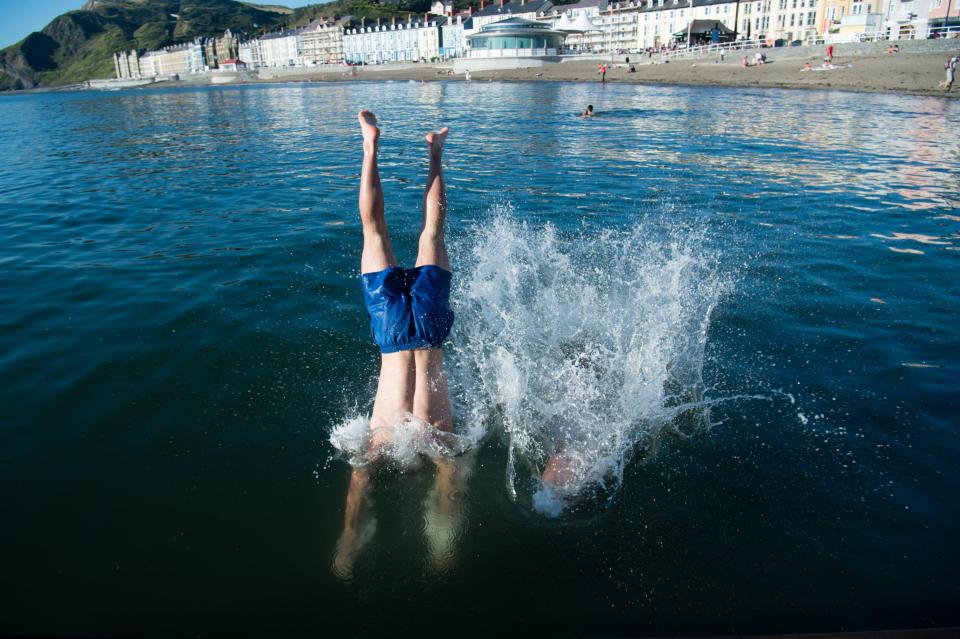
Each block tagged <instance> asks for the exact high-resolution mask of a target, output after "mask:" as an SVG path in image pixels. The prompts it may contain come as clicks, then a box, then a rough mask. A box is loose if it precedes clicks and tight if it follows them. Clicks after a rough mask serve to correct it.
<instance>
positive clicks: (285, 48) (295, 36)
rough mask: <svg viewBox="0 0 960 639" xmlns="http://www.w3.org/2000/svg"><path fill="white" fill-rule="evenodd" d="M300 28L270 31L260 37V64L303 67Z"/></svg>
mask: <svg viewBox="0 0 960 639" xmlns="http://www.w3.org/2000/svg"><path fill="white" fill-rule="evenodd" d="M300 32H301V30H300V29H295V30H292V31H278V32H276V33H268V34H267V35H265V36H262V37H261V38H260V66H262V67H302V66H304V58H303V39H302V38H301V36H300Z"/></svg>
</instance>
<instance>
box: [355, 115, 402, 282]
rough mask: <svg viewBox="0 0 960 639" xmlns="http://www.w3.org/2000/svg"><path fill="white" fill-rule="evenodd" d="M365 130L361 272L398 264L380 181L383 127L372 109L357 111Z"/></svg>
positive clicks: (362, 127) (361, 208)
mask: <svg viewBox="0 0 960 639" xmlns="http://www.w3.org/2000/svg"><path fill="white" fill-rule="evenodd" d="M357 119H358V120H359V121H360V131H361V132H362V133H363V168H362V169H361V172H360V221H361V222H362V223H363V253H362V254H361V255H360V272H361V273H376V272H377V271H382V270H383V269H385V268H387V267H390V266H396V264H397V258H396V257H394V255H393V246H392V245H391V244H390V234H389V233H388V232H387V222H386V220H385V219H384V216H383V188H382V187H381V185H380V170H379V169H378V167H377V149H378V145H379V141H380V129H378V128H377V116H375V115H374V114H373V113H372V112H370V111H366V110H364V111H361V112H360V113H359V114H358V115H357Z"/></svg>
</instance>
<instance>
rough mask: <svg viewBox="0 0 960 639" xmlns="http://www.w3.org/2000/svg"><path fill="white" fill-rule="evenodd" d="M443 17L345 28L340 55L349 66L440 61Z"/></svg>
mask: <svg viewBox="0 0 960 639" xmlns="http://www.w3.org/2000/svg"><path fill="white" fill-rule="evenodd" d="M445 21H446V19H445V18H443V17H439V18H434V19H432V20H429V21H426V22H424V21H411V22H405V23H391V24H389V25H386V24H383V25H376V26H371V27H361V28H359V29H348V30H347V31H346V32H345V33H344V35H343V54H344V58H346V60H347V62H350V63H352V64H383V63H385V62H419V61H421V60H423V61H429V60H436V59H439V58H440V47H441V44H442V43H441V35H442V27H443V23H444V22H445Z"/></svg>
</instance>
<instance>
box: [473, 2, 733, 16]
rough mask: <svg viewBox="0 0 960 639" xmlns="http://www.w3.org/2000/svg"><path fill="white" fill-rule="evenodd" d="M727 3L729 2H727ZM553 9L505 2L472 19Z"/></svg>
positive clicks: (548, 4) (539, 4)
mask: <svg viewBox="0 0 960 639" xmlns="http://www.w3.org/2000/svg"><path fill="white" fill-rule="evenodd" d="M727 1H728V2H729V0H727ZM551 7H553V3H552V2H550V0H533V1H532V2H523V3H521V2H507V3H506V4H504V5H503V6H500V4H499V3H496V2H495V3H494V4H491V5H490V6H488V7H485V8H483V9H481V10H480V11H475V12H474V14H473V17H474V18H476V17H483V16H497V15H503V14H505V13H506V14H514V13H540V12H541V11H544V12H545V11H549V10H550V9H551Z"/></svg>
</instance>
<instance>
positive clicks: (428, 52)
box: [417, 17, 447, 62]
mask: <svg viewBox="0 0 960 639" xmlns="http://www.w3.org/2000/svg"><path fill="white" fill-rule="evenodd" d="M446 21H447V19H446V18H444V17H440V18H434V19H432V20H425V21H424V22H423V23H422V24H421V26H420V28H419V29H417V53H418V55H419V56H420V60H422V61H424V62H433V61H436V60H439V59H440V57H441V56H440V45H441V40H442V31H441V29H442V27H443V23H444V22H446Z"/></svg>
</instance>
